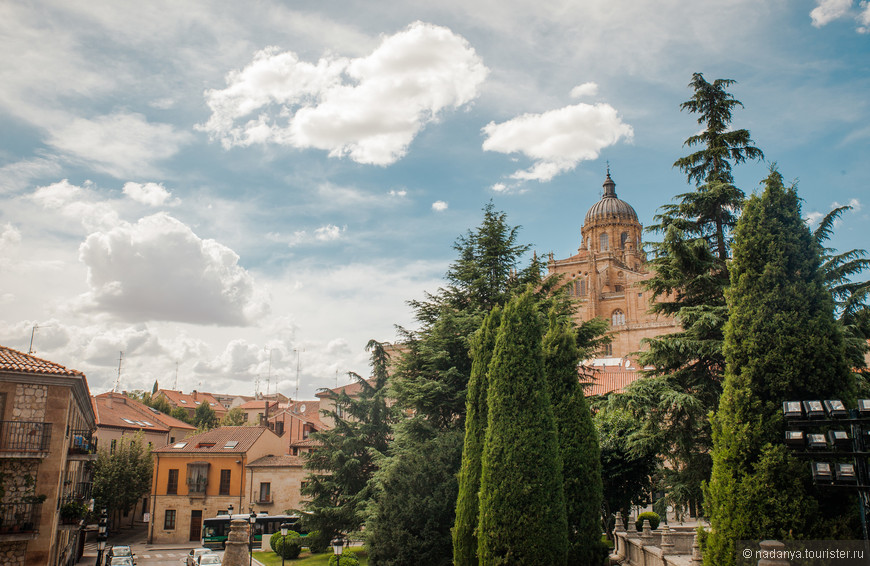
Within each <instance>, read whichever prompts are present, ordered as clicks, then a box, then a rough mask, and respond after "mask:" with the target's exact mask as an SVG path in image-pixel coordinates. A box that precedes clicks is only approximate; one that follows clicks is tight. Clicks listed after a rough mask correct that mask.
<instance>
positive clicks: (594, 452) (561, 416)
mask: <svg viewBox="0 0 870 566" xmlns="http://www.w3.org/2000/svg"><path fill="white" fill-rule="evenodd" d="M567 322H568V321H566V320H560V319H559V317H558V315H557V313H556V311H555V310H551V311H550V313H549V323H550V324H549V328H548V330H547V334H546V335H545V336H544V340H543V354H544V373H545V375H546V378H547V386H548V391H549V394H550V400H551V402H552V405H553V413H554V415H555V419H556V430H557V431H558V435H559V454H560V456H561V459H562V475H563V478H564V491H565V513H566V517H567V520H568V564H590V565H595V564H601V563H602V562H603V559H604V556H605V554H606V553H607V550H606V548H604V546H603V545H602V544H601V531H602V528H601V522H600V514H599V511H600V509H601V498H602V488H601V452H600V450H599V448H598V435H597V432H596V430H595V425H594V423H593V422H592V412H591V411H590V409H589V404H588V403H587V402H586V397H585V396H584V395H583V389H582V388H581V387H580V383H579V381H578V379H577V366H578V365H579V363H580V349H579V348H578V347H577V339H576V337H575V336H574V332H573V331H572V330H571V329H570V327H569V325H568V323H567Z"/></svg>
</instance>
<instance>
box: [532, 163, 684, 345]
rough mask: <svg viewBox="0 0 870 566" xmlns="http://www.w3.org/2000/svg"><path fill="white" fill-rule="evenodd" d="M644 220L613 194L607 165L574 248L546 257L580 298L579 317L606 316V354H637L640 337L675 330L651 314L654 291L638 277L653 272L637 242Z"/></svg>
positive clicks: (550, 269)
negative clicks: (601, 189)
mask: <svg viewBox="0 0 870 566" xmlns="http://www.w3.org/2000/svg"><path fill="white" fill-rule="evenodd" d="M642 232H643V226H642V225H641V223H640V222H639V221H638V219H637V213H636V212H635V211H634V208H632V206H631V205H630V204H628V203H627V202H625V201H624V200H621V199H619V198H618V197H617V196H616V183H614V182H613V179H611V178H610V170H609V168H608V171H607V178H606V179H605V181H604V195H603V196H602V197H601V200H599V201H598V202H596V203H595V204H593V205H592V207H591V208H590V209H589V211H588V212H587V213H586V218H585V219H584V220H583V226H582V227H581V228H580V235H581V243H580V249H578V250H577V254H576V255H573V256H571V257H569V258H566V259H554V258H553V254H552V253H551V254H550V257H549V261H548V262H547V269H548V272H549V275H558V274H561V276H562V281H564V283H565V285H567V286H569V291H570V293H571V294H572V295H574V296H575V297H576V298H578V299H580V300H581V303H580V307H579V308H578V310H577V314H576V319H577V321H578V322H579V321H583V320H589V319H591V318H595V317H602V318H605V319H607V320H609V321H610V328H611V330H612V331H613V333H614V335H613V343H612V344H611V346H610V348H609V349H608V351H607V352H606V353H605V354H606V356H607V357H609V358H616V359H620V358H624V359H626V360H628V359H632V360H633V359H635V358H636V356H635V355H632V353H633V352H637V351H639V350H641V349H642V346H641V340H642V339H644V338H653V337H656V336H659V335H662V334H669V333H671V332H677V331H678V330H679V325H678V324H677V323H676V322H675V321H674V319H672V318H669V317H665V316H662V315H654V314H650V313H648V312H647V311H648V310H649V302H650V299H652V293H650V292H649V291H645V290H644V289H643V287H642V285H641V282H642V281H644V280H646V279H649V278H650V277H652V272H651V271H649V269H648V266H647V263H646V254H644V252H643V248H642V246H641V235H642Z"/></svg>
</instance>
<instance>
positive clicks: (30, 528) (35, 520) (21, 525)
mask: <svg viewBox="0 0 870 566" xmlns="http://www.w3.org/2000/svg"><path fill="white" fill-rule="evenodd" d="M41 512H42V503H3V504H0V534H4V535H5V534H10V533H12V534H14V533H36V532H39V517H40V513H41Z"/></svg>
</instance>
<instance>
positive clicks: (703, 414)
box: [624, 73, 763, 511]
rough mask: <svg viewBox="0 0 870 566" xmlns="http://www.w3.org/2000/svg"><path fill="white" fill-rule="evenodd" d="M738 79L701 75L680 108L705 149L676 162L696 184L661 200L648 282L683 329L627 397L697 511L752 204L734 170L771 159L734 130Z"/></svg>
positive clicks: (656, 346) (680, 494) (666, 479)
mask: <svg viewBox="0 0 870 566" xmlns="http://www.w3.org/2000/svg"><path fill="white" fill-rule="evenodd" d="M734 83H735V81H733V80H731V79H718V80H715V81H713V82H712V83H709V82H707V81H706V80H705V79H704V77H703V75H702V74H700V73H695V74H694V75H693V77H692V81H691V83H690V84H689V86H690V87H691V88H692V89H693V90H694V95H693V96H692V98H691V99H690V100H688V101H686V102H684V103H683V104H682V105H681V109H682V110H687V111H689V112H692V113H695V114H697V115H698V123H699V124H701V125H702V126H703V127H704V129H703V131H702V132H701V133H699V134H697V135H693V136H690V137H689V138H688V139H687V140H686V142H685V145H686V146H688V147H693V148H694V147H698V148H699V149H697V151H694V152H693V153H691V154H689V155H687V156H686V157H683V158H681V159H679V160H677V162H676V163H674V165H675V166H676V167H679V168H680V170H681V171H683V172H684V173H685V174H686V176H687V178H688V181H689V182H690V183H695V184H696V188H695V190H693V191H691V192H688V193H684V194H681V195H678V196H677V199H678V202H677V203H674V204H669V205H665V206H664V207H662V212H661V213H660V214H659V215H657V216H656V220H657V221H658V224H657V225H655V226H652V227H650V230H652V231H656V232H660V233H662V234H663V236H664V238H663V241H662V242H661V243H658V244H653V252H654V259H653V260H652V262H651V264H652V268H653V270H654V272H655V275H654V276H653V277H652V278H651V279H650V280H649V281H648V282H647V283H646V287H647V289H649V290H651V291H653V293H654V294H655V296H656V299H655V302H654V303H653V304H652V305H651V309H650V310H651V311H652V312H655V313H660V314H664V315H667V316H674V317H677V318H678V319H679V321H680V324H681V326H682V331H681V332H677V333H674V334H669V335H665V336H660V337H658V338H655V339H652V340H648V341H646V345H647V346H648V349H647V351H646V352H644V353H643V354H642V355H641V356H640V363H641V365H642V366H653V368H654V369H653V370H651V371H650V372H648V375H649V376H650V377H649V379H644V380H638V381H637V382H635V383H634V384H633V385H632V386H631V387H629V389H628V392H627V395H626V398H625V402H624V406H625V407H626V408H627V409H628V410H630V411H631V412H632V413H633V414H635V415H638V416H641V417H642V418H643V419H644V426H643V428H642V429H641V431H640V433H639V434H638V435H637V436H636V437H635V439H634V441H635V442H636V443H642V444H646V446H644V447H643V448H642V451H644V452H646V451H649V450H656V451H658V452H660V453H661V454H663V456H664V458H663V460H664V461H666V462H667V465H666V466H662V467H661V469H660V471H659V473H660V475H661V477H662V478H663V479H662V482H663V484H664V486H663V487H664V488H665V490H666V492H667V494H668V498H669V499H670V500H671V502H672V503H673V504H674V505H675V506H676V507H678V508H682V507H685V506H688V507H689V509H690V510H692V511H694V510H695V507H696V503H697V502H698V501H699V500H700V498H701V483H702V482H703V481H704V480H706V479H707V478H708V477H709V474H710V468H711V461H710V456H709V449H710V445H711V442H712V441H711V436H710V426H709V421H708V419H707V414H708V413H709V412H710V411H712V410H713V409H714V408H715V407H716V406H717V404H718V402H719V395H720V393H721V379H722V376H721V373H722V368H724V365H725V364H724V357H723V354H722V338H723V334H722V329H723V328H724V325H725V321H726V319H727V307H726V304H725V288H726V287H727V286H728V281H729V278H728V260H729V254H730V241H731V230H732V229H733V227H734V225H735V223H736V218H737V215H738V214H739V211H740V207H741V204H742V202H743V192H742V191H741V190H740V189H739V188H738V187H736V186H734V180H733V176H732V173H731V169H732V166H733V164H738V163H742V162H744V161H746V160H747V159H762V158H763V155H762V152H761V150H759V149H758V148H757V147H755V146H754V145H752V144H753V142H752V139H751V137H750V134H749V131H748V130H744V129H734V130H732V129H730V128H731V120H732V112H733V110H734V109H735V108H736V107H737V106H742V104H741V103H740V101H739V100H736V99H735V98H734V96H733V95H731V94H730V93H729V92H728V91H727V90H726V89H727V88H728V87H730V86H731V85H733V84H734Z"/></svg>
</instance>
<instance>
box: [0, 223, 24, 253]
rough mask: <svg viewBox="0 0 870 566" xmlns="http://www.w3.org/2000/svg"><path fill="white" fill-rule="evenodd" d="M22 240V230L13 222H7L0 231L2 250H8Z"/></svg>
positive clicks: (0, 247)
mask: <svg viewBox="0 0 870 566" xmlns="http://www.w3.org/2000/svg"><path fill="white" fill-rule="evenodd" d="M20 242H21V232H19V231H18V229H17V228H16V227H15V226H13V225H12V224H9V223H8V222H7V223H6V225H5V226H3V229H2V231H0V252H2V251H6V250H8V249H10V248H12V247H13V246H17V245H18V244H19V243H20Z"/></svg>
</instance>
